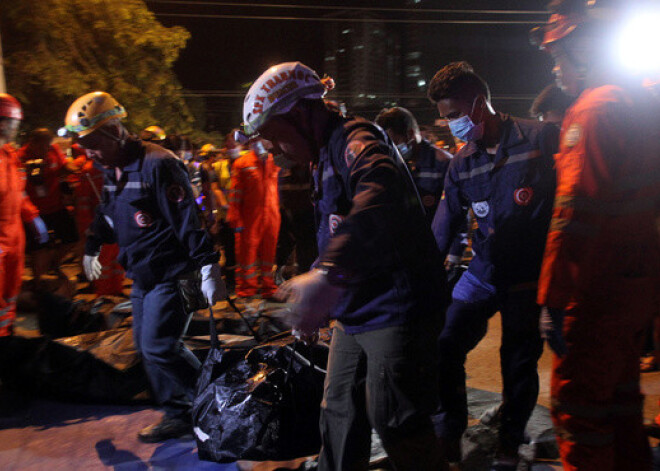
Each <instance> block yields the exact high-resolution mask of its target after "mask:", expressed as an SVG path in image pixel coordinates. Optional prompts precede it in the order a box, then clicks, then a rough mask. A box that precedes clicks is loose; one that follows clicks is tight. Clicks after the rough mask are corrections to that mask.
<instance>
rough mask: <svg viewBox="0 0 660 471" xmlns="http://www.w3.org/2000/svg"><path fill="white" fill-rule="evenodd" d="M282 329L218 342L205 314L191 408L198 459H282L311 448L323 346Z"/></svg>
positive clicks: (315, 438)
mask: <svg viewBox="0 0 660 471" xmlns="http://www.w3.org/2000/svg"><path fill="white" fill-rule="evenodd" d="M283 334H284V336H283V337H282V336H281V335H282V334H280V336H277V337H279V338H278V339H277V340H273V338H271V339H270V340H269V341H267V342H263V343H260V344H258V345H257V346H253V345H254V343H252V344H251V345H252V346H251V347H250V346H245V347H232V348H220V345H219V342H218V339H217V332H216V328H215V322H214V320H213V315H212V314H211V350H210V352H209V354H208V357H207V358H206V361H205V362H204V364H203V366H202V369H201V372H200V376H199V378H198V380H197V392H196V397H195V400H194V403H193V410H192V415H193V426H194V428H193V430H194V434H195V438H196V440H197V446H198V450H199V457H200V458H201V459H203V460H208V461H217V462H220V463H228V462H232V461H237V460H251V461H266V460H272V461H282V460H290V459H293V458H297V457H302V456H309V455H314V454H316V453H318V452H319V449H320V445H321V438H320V433H319V414H320V406H321V399H322V396H323V382H324V379H325V368H326V364H327V358H328V347H327V345H324V344H315V345H311V346H310V345H305V344H304V343H302V342H299V341H297V339H296V338H295V337H293V336H291V335H290V333H289V332H284V333H283Z"/></svg>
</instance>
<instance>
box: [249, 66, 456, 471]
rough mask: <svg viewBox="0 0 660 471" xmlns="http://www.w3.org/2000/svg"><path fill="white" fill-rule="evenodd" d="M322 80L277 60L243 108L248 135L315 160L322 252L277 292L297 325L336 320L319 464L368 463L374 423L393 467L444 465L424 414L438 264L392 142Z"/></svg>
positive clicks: (430, 401)
mask: <svg viewBox="0 0 660 471" xmlns="http://www.w3.org/2000/svg"><path fill="white" fill-rule="evenodd" d="M327 85H329V82H328V81H327V80H321V79H319V77H318V75H317V74H316V73H315V72H314V71H313V70H311V69H310V68H308V67H306V66H305V65H303V64H301V63H299V62H288V63H283V64H280V65H277V66H275V67H272V68H270V69H269V70H267V71H266V72H265V73H264V74H263V75H262V76H261V77H260V78H259V79H258V80H257V81H256V82H255V83H254V84H253V85H252V87H251V88H250V90H249V92H248V94H247V96H246V98H245V103H244V109H243V117H244V129H245V134H246V135H248V136H254V135H256V134H257V133H258V134H259V135H260V136H261V137H263V138H264V139H267V140H269V141H271V142H272V144H273V153H275V154H277V153H283V154H286V155H287V156H291V158H294V159H296V161H297V162H299V163H301V164H307V165H309V164H312V166H313V173H314V185H315V211H316V219H317V222H318V225H319V227H318V232H317V240H318V246H319V254H320V255H319V258H318V259H317V261H316V262H315V268H314V269H312V270H311V271H310V272H308V273H306V274H304V275H301V276H298V277H295V278H293V279H291V280H290V281H288V282H287V283H285V284H284V285H282V287H281V289H280V293H279V294H280V296H281V297H282V298H284V299H287V300H288V301H290V302H292V303H294V307H293V308H292V311H293V315H292V324H293V327H294V328H296V329H298V330H299V331H301V332H302V334H312V333H313V332H314V331H315V330H316V329H317V328H318V327H320V326H322V325H324V324H325V323H326V322H327V320H328V319H336V320H337V323H336V325H335V328H334V331H333V338H332V344H331V350H330V358H329V362H328V374H327V378H326V387H325V392H324V398H323V402H322V405H321V436H322V448H321V452H320V456H319V469H321V470H347V469H351V470H359V469H367V467H368V462H369V453H370V446H369V442H370V430H371V428H372V426H373V428H375V429H376V431H377V432H378V434H379V435H380V438H381V439H382V441H383V445H384V447H385V450H386V451H387V454H388V456H389V458H390V460H391V462H392V463H393V465H394V466H395V468H396V469H415V470H426V469H428V470H431V469H434V470H437V469H446V468H444V467H443V466H446V463H445V462H444V460H443V458H442V457H441V456H440V454H439V451H438V448H437V447H436V440H435V436H434V433H433V427H432V425H431V420H430V417H429V416H430V414H431V413H432V411H433V408H434V405H435V400H436V389H435V386H436V378H435V371H436V370H435V366H434V361H433V354H432V352H434V351H435V347H434V342H435V338H436V334H437V330H438V324H439V323H440V318H441V313H442V311H441V292H442V290H443V282H442V278H441V276H442V274H441V272H440V270H439V269H438V267H441V266H442V264H441V263H439V259H438V253H437V249H436V247H435V243H434V241H433V237H432V234H431V232H430V230H429V228H428V226H427V225H426V224H425V220H424V212H423V209H422V206H421V202H420V200H419V196H418V194H417V192H416V190H415V186H414V183H413V181H412V179H411V177H410V174H409V173H408V171H407V169H406V165H405V163H404V162H403V160H402V159H401V156H400V155H399V154H398V152H397V151H396V148H395V147H394V146H393V144H392V142H391V141H390V140H389V138H388V137H387V135H386V134H385V132H384V131H383V130H382V129H380V128H378V127H377V126H376V125H374V124H372V123H370V122H368V121H366V120H363V119H361V118H358V119H353V118H345V117H342V116H341V115H340V114H339V113H337V112H336V111H331V110H330V109H328V108H327V107H326V105H325V104H324V102H323V100H322V98H323V96H324V95H325V92H326V86H327ZM430 353H431V355H429V354H430Z"/></svg>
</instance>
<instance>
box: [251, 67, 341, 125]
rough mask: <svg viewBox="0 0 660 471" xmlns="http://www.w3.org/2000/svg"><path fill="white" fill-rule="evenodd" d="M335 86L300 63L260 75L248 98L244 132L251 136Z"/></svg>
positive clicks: (329, 80)
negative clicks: (271, 120) (278, 116)
mask: <svg viewBox="0 0 660 471" xmlns="http://www.w3.org/2000/svg"><path fill="white" fill-rule="evenodd" d="M333 86H334V83H333V82H332V79H329V78H325V79H323V80H321V79H320V78H319V76H318V74H317V73H316V72H314V71H313V70H312V69H310V68H309V67H307V66H306V65H305V64H302V63H301V62H284V63H282V64H279V65H275V66H273V67H271V68H270V69H268V70H267V71H266V72H264V73H263V74H261V76H260V77H259V78H258V79H257V81H256V82H254V83H253V84H252V86H251V87H250V90H249V91H248V92H247V95H245V101H244V102H243V132H244V133H245V134H246V135H247V136H250V135H252V134H255V133H256V132H257V130H258V129H259V128H260V127H261V126H262V125H263V124H264V123H265V122H266V121H267V120H268V119H270V118H272V117H273V116H277V115H281V114H284V113H287V112H288V111H290V110H291V108H293V107H294V105H295V104H296V103H298V101H299V100H301V99H303V98H310V99H314V98H319V99H320V98H323V97H324V96H325V93H326V91H327V90H329V89H331V88H332V87H333Z"/></svg>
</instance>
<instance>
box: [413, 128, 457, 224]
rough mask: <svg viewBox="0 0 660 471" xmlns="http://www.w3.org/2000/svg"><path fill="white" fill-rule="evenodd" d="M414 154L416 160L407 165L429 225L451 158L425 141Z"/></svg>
mask: <svg viewBox="0 0 660 471" xmlns="http://www.w3.org/2000/svg"><path fill="white" fill-rule="evenodd" d="M414 152H415V153H416V156H415V157H416V158H415V159H414V160H412V161H409V162H407V164H408V167H409V168H410V173H411V175H412V177H413V180H414V181H415V185H416V186H417V191H418V192H419V196H420V198H421V199H422V204H423V205H424V210H425V211H426V218H427V220H428V222H429V224H430V223H431V221H432V220H433V216H434V215H435V211H436V209H437V208H438V203H440V198H441V197H442V191H443V189H444V186H445V175H446V174H447V169H448V168H449V162H451V159H452V156H451V154H450V153H449V152H447V151H445V150H442V149H440V148H439V147H436V146H434V145H433V144H431V143H430V142H429V141H427V140H426V139H422V141H421V142H420V143H419V144H418V145H417V147H416V150H415V151H414Z"/></svg>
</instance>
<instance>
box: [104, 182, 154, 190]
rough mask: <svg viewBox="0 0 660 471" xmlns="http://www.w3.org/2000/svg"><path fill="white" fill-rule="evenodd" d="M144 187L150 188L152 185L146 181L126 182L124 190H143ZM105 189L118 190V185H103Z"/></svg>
mask: <svg viewBox="0 0 660 471" xmlns="http://www.w3.org/2000/svg"><path fill="white" fill-rule="evenodd" d="M143 188H150V186H149V184H148V183H146V182H126V184H125V185H124V186H123V187H122V190H141V189H143ZM103 189H105V190H108V191H117V185H103Z"/></svg>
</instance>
